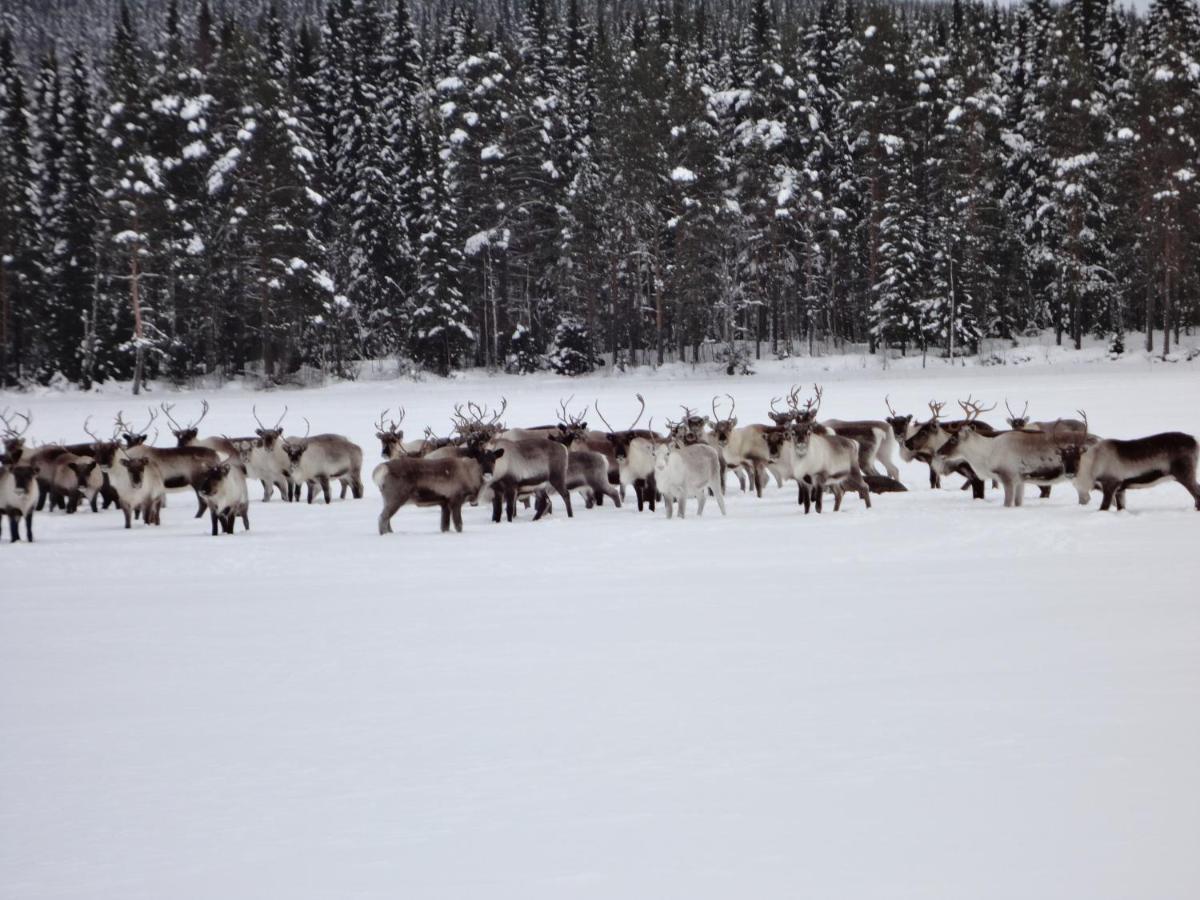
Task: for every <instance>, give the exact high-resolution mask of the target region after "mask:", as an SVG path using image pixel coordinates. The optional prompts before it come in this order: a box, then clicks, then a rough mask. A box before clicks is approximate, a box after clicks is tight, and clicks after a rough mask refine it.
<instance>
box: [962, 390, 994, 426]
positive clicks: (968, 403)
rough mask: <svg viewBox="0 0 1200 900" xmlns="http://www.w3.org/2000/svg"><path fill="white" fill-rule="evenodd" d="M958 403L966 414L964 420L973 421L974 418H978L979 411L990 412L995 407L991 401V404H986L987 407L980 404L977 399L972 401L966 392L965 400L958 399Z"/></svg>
mask: <svg viewBox="0 0 1200 900" xmlns="http://www.w3.org/2000/svg"><path fill="white" fill-rule="evenodd" d="M958 405H959V406H961V407H962V410H963V412H964V413H965V414H966V420H967V421H968V422H974V421H975V420H976V419H978V418H979V414H980V413H985V412H990V411H991V410H993V409H995V408H996V404H995V403H993V404H992V405H991V406H987V407H982V406H980V405H979V403H978V401H973V400H972V399H971V395H970V394H967V399H966V400H959V401H958Z"/></svg>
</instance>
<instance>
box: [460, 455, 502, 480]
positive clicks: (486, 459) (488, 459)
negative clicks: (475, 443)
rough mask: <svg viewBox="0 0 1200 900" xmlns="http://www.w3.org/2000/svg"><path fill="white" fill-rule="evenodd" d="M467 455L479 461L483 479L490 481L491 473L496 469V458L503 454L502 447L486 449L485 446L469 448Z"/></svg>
mask: <svg viewBox="0 0 1200 900" xmlns="http://www.w3.org/2000/svg"><path fill="white" fill-rule="evenodd" d="M467 455H468V456H470V457H471V459H473V460H475V462H477V463H479V469H480V471H482V472H483V480H484V481H491V479H492V475H493V473H494V472H495V471H496V460H498V459H499V458H500V457H502V456H503V455H504V448H503V447H500V448H498V449H496V450H488V449H487V448H486V447H475V448H473V449H469V450H468V451H467Z"/></svg>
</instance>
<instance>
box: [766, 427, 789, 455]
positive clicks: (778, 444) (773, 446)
mask: <svg viewBox="0 0 1200 900" xmlns="http://www.w3.org/2000/svg"><path fill="white" fill-rule="evenodd" d="M793 438H794V435H793V433H792V429H790V428H775V429H772V430H771V431H768V432H766V433H765V434H764V435H763V439H764V440H765V441H766V442H767V455H768V456H769V457H770V458H771V459H779V454H780V453H782V452H783V445H784V444H786V443H787V442H788V441H790V440H792V439H793Z"/></svg>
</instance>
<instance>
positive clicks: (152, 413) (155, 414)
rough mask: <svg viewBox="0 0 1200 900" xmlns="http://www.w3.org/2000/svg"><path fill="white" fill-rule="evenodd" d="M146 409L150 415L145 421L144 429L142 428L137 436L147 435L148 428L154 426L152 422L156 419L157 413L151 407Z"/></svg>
mask: <svg viewBox="0 0 1200 900" xmlns="http://www.w3.org/2000/svg"><path fill="white" fill-rule="evenodd" d="M146 409H147V410H148V411H149V413H150V418H149V419H147V420H146V427H145V428H143V429H142V430H141V431H139V432H138V434H149V433H150V426H152V425H153V424H154V421H155V420H156V419H157V418H158V412H157V411H156V410H155V409H154V407H153V406H147V407H146Z"/></svg>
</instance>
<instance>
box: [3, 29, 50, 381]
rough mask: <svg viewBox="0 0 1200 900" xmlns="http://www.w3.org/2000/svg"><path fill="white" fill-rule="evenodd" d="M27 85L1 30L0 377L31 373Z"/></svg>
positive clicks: (33, 276)
mask: <svg viewBox="0 0 1200 900" xmlns="http://www.w3.org/2000/svg"><path fill="white" fill-rule="evenodd" d="M29 114H30V110H29V106H28V101H27V98H26V94H25V84H24V79H23V77H22V74H21V71H20V68H19V67H18V65H17V61H16V58H15V55H14V53H13V42H12V35H11V33H10V32H9V31H8V30H7V29H5V30H3V31H0V380H2V382H3V383H4V384H16V383H18V382H19V381H21V380H22V379H24V378H27V377H30V376H31V375H32V374H33V372H32V371H31V366H32V364H33V362H34V361H33V360H31V359H30V346H31V343H32V337H33V331H34V329H35V328H36V324H37V320H36V316H37V309H38V304H39V301H40V299H41V292H40V288H41V266H40V264H39V260H38V257H37V252H36V248H37V220H36V216H35V210H34V202H35V192H34V185H35V180H34V175H33V149H32V146H31V141H30V134H29Z"/></svg>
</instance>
